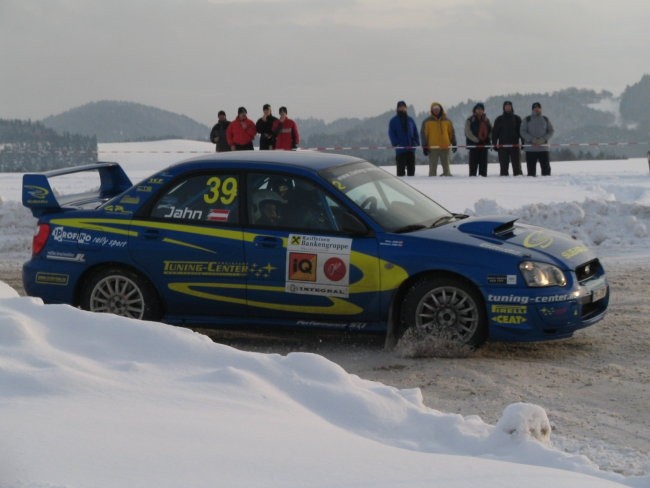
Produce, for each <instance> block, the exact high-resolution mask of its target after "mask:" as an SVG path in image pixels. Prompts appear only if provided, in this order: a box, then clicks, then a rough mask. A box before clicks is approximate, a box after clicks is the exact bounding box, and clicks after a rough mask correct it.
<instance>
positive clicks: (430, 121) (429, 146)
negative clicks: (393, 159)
mask: <svg viewBox="0 0 650 488" xmlns="http://www.w3.org/2000/svg"><path fill="white" fill-rule="evenodd" d="M420 132H421V135H422V150H423V151H424V155H425V156H428V157H429V176H436V173H437V171H438V162H440V164H441V165H442V175H440V176H451V169H450V167H449V163H450V159H451V156H450V154H449V149H450V148H451V150H452V151H453V152H456V151H457V148H456V132H455V131H454V125H453V124H452V122H451V120H449V119H448V118H447V114H445V109H444V108H443V107H442V105H440V104H439V103H438V102H433V103H432V104H431V115H430V116H429V117H427V118H426V119H425V120H424V122H422V127H421V129H420Z"/></svg>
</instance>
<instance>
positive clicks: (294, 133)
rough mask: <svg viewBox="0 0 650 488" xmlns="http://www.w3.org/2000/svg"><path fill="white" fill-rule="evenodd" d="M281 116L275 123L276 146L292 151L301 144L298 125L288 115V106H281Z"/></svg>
mask: <svg viewBox="0 0 650 488" xmlns="http://www.w3.org/2000/svg"><path fill="white" fill-rule="evenodd" d="M279 112H280V118H279V119H278V120H276V121H275V122H274V123H273V133H274V134H275V148H276V149H283V150H285V151H290V150H292V149H296V148H297V147H298V144H300V133H299V132H298V125H297V124H296V123H295V122H294V121H293V120H291V119H290V118H289V117H287V107H280V110H279Z"/></svg>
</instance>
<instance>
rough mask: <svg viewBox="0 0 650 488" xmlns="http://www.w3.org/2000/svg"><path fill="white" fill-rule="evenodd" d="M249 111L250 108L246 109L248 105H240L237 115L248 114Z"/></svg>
mask: <svg viewBox="0 0 650 488" xmlns="http://www.w3.org/2000/svg"><path fill="white" fill-rule="evenodd" d="M247 113H248V110H246V107H239V108H238V109H237V115H241V114H247Z"/></svg>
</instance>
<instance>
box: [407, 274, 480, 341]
mask: <svg viewBox="0 0 650 488" xmlns="http://www.w3.org/2000/svg"><path fill="white" fill-rule="evenodd" d="M401 321H402V329H403V330H406V329H411V330H412V332H413V333H414V334H415V335H416V336H418V337H435V338H439V339H441V340H446V341H452V342H457V343H460V344H464V345H468V346H474V347H475V346H479V345H481V344H482V343H483V342H485V340H486V339H487V318H486V313H485V308H484V306H483V300H482V299H481V296H480V294H479V293H478V291H476V290H475V289H474V288H473V287H472V286H471V285H469V284H467V283H465V282H464V281H462V280H460V279H457V278H453V277H446V278H425V279H423V280H420V281H418V282H416V283H415V284H414V285H413V286H412V287H411V288H410V289H409V290H408V291H407V293H406V295H405V297H404V301H403V303H402V313H401Z"/></svg>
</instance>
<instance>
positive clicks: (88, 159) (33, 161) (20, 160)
mask: <svg viewBox="0 0 650 488" xmlns="http://www.w3.org/2000/svg"><path fill="white" fill-rule="evenodd" d="M96 161H97V138H96V137H94V136H82V135H78V134H69V133H63V134H59V133H57V132H56V131H54V130H52V129H48V128H47V127H45V126H44V125H43V124H41V123H39V122H32V121H24V120H4V119H0V172H25V171H48V170H51V169H58V168H64V167H68V166H76V165H80V164H92V163H94V162H96Z"/></svg>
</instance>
